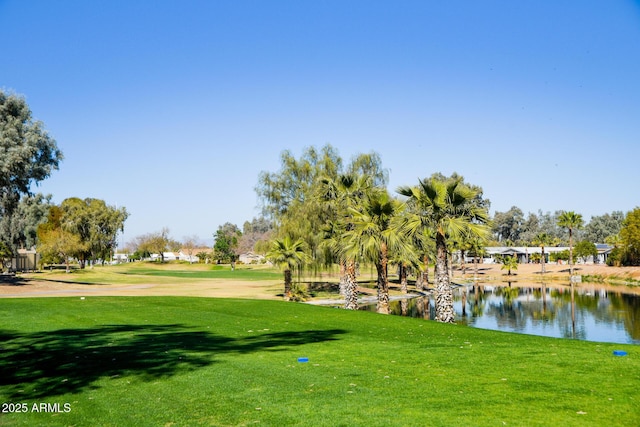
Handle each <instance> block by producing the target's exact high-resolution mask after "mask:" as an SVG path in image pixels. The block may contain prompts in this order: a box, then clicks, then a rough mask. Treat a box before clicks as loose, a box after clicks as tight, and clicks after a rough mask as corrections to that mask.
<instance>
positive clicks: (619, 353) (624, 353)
mask: <svg viewBox="0 0 640 427" xmlns="http://www.w3.org/2000/svg"><path fill="white" fill-rule="evenodd" d="M613 355H614V356H626V355H627V352H626V351H622V350H613Z"/></svg>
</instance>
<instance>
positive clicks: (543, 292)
mask: <svg viewBox="0 0 640 427" xmlns="http://www.w3.org/2000/svg"><path fill="white" fill-rule="evenodd" d="M490 289H491V288H487V287H486V284H484V285H483V284H480V283H476V284H475V285H474V286H473V287H469V288H465V287H462V288H459V289H458V290H457V291H456V292H455V294H454V299H455V300H456V301H457V302H461V303H462V305H463V306H464V307H465V312H466V316H465V317H461V318H460V323H462V324H466V325H469V324H474V323H475V321H474V320H475V319H478V318H481V317H483V316H484V317H489V318H494V319H495V320H496V322H497V325H498V327H499V328H501V329H506V330H516V331H517V330H524V329H525V328H526V326H527V322H529V321H530V322H531V326H533V327H534V328H536V329H537V328H541V327H542V328H546V327H547V326H545V325H548V326H549V327H551V326H553V328H554V329H555V330H556V331H558V332H559V333H558V332H556V334H557V335H559V336H562V337H565V338H580V339H585V338H586V337H587V331H586V326H585V324H586V323H588V322H587V320H586V319H588V318H592V319H593V320H594V321H595V323H596V324H598V323H602V324H614V325H617V326H618V327H619V328H620V329H622V328H624V330H625V331H626V332H627V334H628V335H629V337H631V339H633V340H636V341H640V297H638V296H637V295H629V294H624V293H621V292H611V291H607V290H604V289H601V288H598V287H595V288H589V287H588V286H583V287H581V288H578V289H577V292H576V295H575V316H576V322H575V325H574V324H573V322H572V317H571V293H570V290H569V288H568V286H567V287H566V288H565V287H547V285H546V284H544V283H542V284H541V287H535V288H534V287H527V288H524V287H523V288H518V287H513V286H512V287H508V286H504V287H497V288H494V291H493V292H492V291H491V290H490ZM394 303H395V304H392V311H393V313H394V314H404V315H407V316H411V317H418V318H422V319H433V318H434V314H435V313H434V307H433V306H432V304H431V301H430V298H429V297H428V296H426V297H419V298H414V299H411V300H409V301H408V302H407V304H406V305H404V304H401V303H400V302H398V301H396V302H394ZM461 311H462V310H459V311H458V315H460V314H461ZM556 334H554V335H556Z"/></svg>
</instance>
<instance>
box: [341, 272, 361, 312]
mask: <svg viewBox="0 0 640 427" xmlns="http://www.w3.org/2000/svg"><path fill="white" fill-rule="evenodd" d="M345 277H346V282H347V284H346V287H345V294H346V295H345V304H344V308H345V309H347V310H357V309H358V283H357V282H356V262H355V261H354V260H352V259H351V260H348V261H347V269H346V276H345Z"/></svg>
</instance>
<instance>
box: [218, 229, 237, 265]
mask: <svg viewBox="0 0 640 427" xmlns="http://www.w3.org/2000/svg"><path fill="white" fill-rule="evenodd" d="M241 236H242V232H241V231H240V229H239V228H238V226H236V225H235V224H232V223H230V222H226V223H224V224H223V225H221V226H219V227H218V230H217V231H216V233H215V234H214V235H213V237H214V239H215V242H214V244H213V259H215V260H216V261H217V262H218V263H221V262H224V263H231V268H232V269H233V268H235V262H236V258H237V257H238V254H237V249H238V240H239V239H240V237H241Z"/></svg>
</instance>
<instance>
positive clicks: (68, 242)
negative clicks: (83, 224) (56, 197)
mask: <svg viewBox="0 0 640 427" xmlns="http://www.w3.org/2000/svg"><path fill="white" fill-rule="evenodd" d="M64 216H65V212H64V210H63V209H62V208H61V207H59V206H51V208H50V209H49V213H48V215H47V220H46V221H45V222H43V223H42V224H40V225H39V226H38V242H39V243H38V246H37V250H38V252H39V253H40V255H41V260H42V262H43V263H45V264H54V263H59V262H64V263H65V266H66V271H67V272H69V271H70V267H69V260H70V258H79V257H81V255H82V254H83V253H84V252H85V251H86V250H87V244H86V243H85V242H83V241H82V239H81V237H80V235H79V234H77V233H76V232H74V231H73V230H71V229H70V228H69V227H68V226H67V224H66V223H65V219H64Z"/></svg>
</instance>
